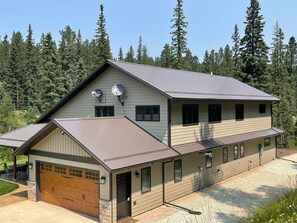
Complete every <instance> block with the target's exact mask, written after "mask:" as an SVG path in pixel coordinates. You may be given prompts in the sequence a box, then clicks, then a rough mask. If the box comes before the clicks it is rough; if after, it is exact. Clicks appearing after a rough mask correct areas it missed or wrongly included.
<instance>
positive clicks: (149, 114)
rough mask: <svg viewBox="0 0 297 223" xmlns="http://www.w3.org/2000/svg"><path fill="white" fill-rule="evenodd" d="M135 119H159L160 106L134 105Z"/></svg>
mask: <svg viewBox="0 0 297 223" xmlns="http://www.w3.org/2000/svg"><path fill="white" fill-rule="evenodd" d="M136 121H160V106H159V105H144V106H136Z"/></svg>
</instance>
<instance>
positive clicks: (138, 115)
mask: <svg viewBox="0 0 297 223" xmlns="http://www.w3.org/2000/svg"><path fill="white" fill-rule="evenodd" d="M136 121H143V107H141V106H136Z"/></svg>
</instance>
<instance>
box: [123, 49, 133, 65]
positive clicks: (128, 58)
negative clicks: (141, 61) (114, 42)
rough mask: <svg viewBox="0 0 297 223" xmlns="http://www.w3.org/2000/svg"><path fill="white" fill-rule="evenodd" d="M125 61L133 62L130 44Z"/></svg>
mask: <svg viewBox="0 0 297 223" xmlns="http://www.w3.org/2000/svg"><path fill="white" fill-rule="evenodd" d="M125 61H126V62H130V63H134V62H135V58H134V49H133V47H132V46H130V48H129V51H128V52H127V54H126V57H125Z"/></svg>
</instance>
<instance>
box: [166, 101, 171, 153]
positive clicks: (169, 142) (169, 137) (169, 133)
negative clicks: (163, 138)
mask: <svg viewBox="0 0 297 223" xmlns="http://www.w3.org/2000/svg"><path fill="white" fill-rule="evenodd" d="M167 138H168V139H167V141H168V143H167V144H168V146H169V147H171V100H170V99H168V100H167Z"/></svg>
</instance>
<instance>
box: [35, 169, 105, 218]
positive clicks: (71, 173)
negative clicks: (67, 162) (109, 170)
mask: <svg viewBox="0 0 297 223" xmlns="http://www.w3.org/2000/svg"><path fill="white" fill-rule="evenodd" d="M98 179H99V174H98V173H97V172H93V171H87V170H82V169H79V168H74V167H65V166H60V165H53V164H46V163H41V168H40V200H42V201H45V202H48V203H51V204H54V205H58V206H61V207H64V208H67V209H70V210H73V211H77V212H81V213H83V214H87V215H90V216H93V217H98V215H99V207H98V205H99V184H98Z"/></svg>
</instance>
